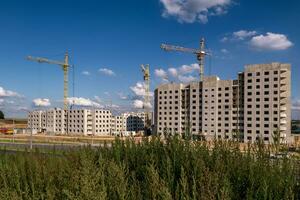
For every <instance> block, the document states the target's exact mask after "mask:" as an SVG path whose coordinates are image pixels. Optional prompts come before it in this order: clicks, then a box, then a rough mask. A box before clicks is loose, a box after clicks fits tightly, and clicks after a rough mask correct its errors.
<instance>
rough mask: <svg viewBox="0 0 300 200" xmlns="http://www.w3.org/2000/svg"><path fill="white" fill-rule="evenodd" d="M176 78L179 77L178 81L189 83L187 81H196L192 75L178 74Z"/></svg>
mask: <svg viewBox="0 0 300 200" xmlns="http://www.w3.org/2000/svg"><path fill="white" fill-rule="evenodd" d="M178 79H179V81H180V82H183V83H189V82H193V81H197V78H196V77H194V76H192V75H187V76H184V75H179V76H178Z"/></svg>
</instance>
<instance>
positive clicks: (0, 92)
mask: <svg viewBox="0 0 300 200" xmlns="http://www.w3.org/2000/svg"><path fill="white" fill-rule="evenodd" d="M0 97H20V95H19V94H18V93H17V92H13V91H10V90H5V89H4V88H3V87H0Z"/></svg>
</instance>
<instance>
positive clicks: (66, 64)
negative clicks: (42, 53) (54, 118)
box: [27, 52, 70, 110]
mask: <svg viewBox="0 0 300 200" xmlns="http://www.w3.org/2000/svg"><path fill="white" fill-rule="evenodd" d="M27 59H28V60H31V61H36V62H38V63H48V64H54V65H59V66H61V67H62V70H63V72H64V110H68V73H69V67H70V65H69V55H68V52H66V54H65V59H64V61H63V62H61V61H55V60H49V59H46V58H40V57H32V56H28V57H27Z"/></svg>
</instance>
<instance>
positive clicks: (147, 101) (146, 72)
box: [141, 64, 151, 131]
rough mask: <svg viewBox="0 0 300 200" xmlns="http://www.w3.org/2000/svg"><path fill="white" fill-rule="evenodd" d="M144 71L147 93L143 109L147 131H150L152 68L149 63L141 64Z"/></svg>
mask: <svg viewBox="0 0 300 200" xmlns="http://www.w3.org/2000/svg"><path fill="white" fill-rule="evenodd" d="M141 68H142V72H143V75H144V83H145V95H144V104H143V109H144V110H145V115H146V118H145V131H149V129H150V126H151V119H150V105H151V103H150V70H149V65H148V64H147V65H141Z"/></svg>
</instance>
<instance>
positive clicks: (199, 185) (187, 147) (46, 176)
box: [0, 137, 300, 200]
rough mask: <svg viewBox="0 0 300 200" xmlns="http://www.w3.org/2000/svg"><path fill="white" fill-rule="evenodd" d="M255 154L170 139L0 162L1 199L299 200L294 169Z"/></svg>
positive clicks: (262, 152) (3, 157) (4, 157)
mask: <svg viewBox="0 0 300 200" xmlns="http://www.w3.org/2000/svg"><path fill="white" fill-rule="evenodd" d="M256 149H258V150H257V151H250V150H249V151H248V152H241V151H240V150H239V146H238V144H237V143H234V142H226V143H225V142H217V141H216V142H215V143H214V144H213V148H211V146H209V145H208V144H207V143H191V142H187V141H181V140H179V139H178V138H176V137H175V138H170V139H168V140H167V142H166V143H162V142H161V141H160V140H158V139H153V140H151V141H148V140H145V141H143V142H141V143H139V144H136V143H134V142H132V141H130V140H127V141H120V140H117V141H116V142H115V143H114V144H113V145H112V146H111V147H109V146H104V147H101V148H98V149H92V148H90V147H86V148H81V149H77V150H72V151H68V152H65V153H64V154H63V155H61V154H59V155H57V154H55V152H53V153H49V154H41V153H38V152H35V153H17V154H0V199H205V200H206V199H300V186H299V175H300V174H299V172H300V171H299V166H298V165H299V164H297V163H296V161H294V160H293V159H281V160H271V159H270V157H269V152H268V150H266V149H265V148H263V146H262V145H261V146H259V148H256Z"/></svg>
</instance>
